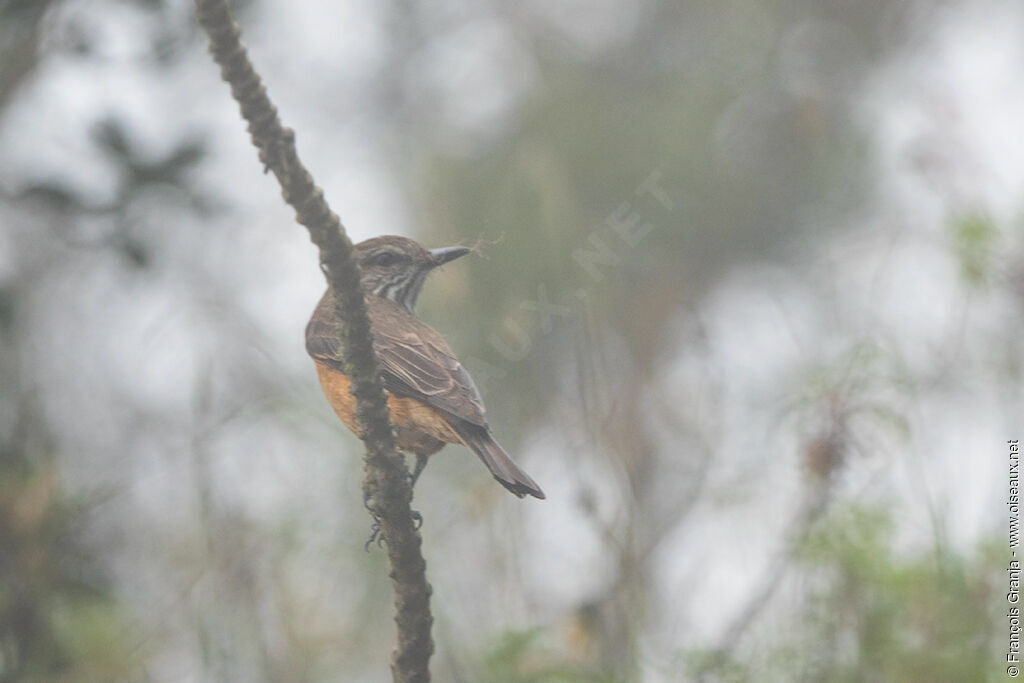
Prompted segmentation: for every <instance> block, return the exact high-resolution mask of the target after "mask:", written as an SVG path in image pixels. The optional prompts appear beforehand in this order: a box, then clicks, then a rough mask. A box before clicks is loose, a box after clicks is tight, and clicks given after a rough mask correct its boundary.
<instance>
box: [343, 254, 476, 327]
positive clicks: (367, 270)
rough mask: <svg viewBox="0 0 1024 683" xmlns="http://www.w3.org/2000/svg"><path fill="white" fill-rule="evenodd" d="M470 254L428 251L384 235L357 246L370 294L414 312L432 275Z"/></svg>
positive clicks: (360, 265)
mask: <svg viewBox="0 0 1024 683" xmlns="http://www.w3.org/2000/svg"><path fill="white" fill-rule="evenodd" d="M469 251H470V250H469V248H468V247H441V248H439V249H425V248H424V247H423V246H421V245H420V243H419V242H416V241H415V240H411V239H409V238H408V237H399V236H397V235H384V236H383V237H374V238H372V239H368V240H365V241H363V242H360V243H359V244H357V245H356V246H355V257H356V261H357V262H358V263H359V270H360V272H361V273H362V279H363V288H364V289H365V290H366V292H367V293H369V294H374V295H376V296H379V297H382V298H385V299H390V300H391V301H394V302H396V303H399V304H402V305H403V306H405V307H406V308H408V309H409V310H410V311H411V310H413V308H414V307H415V306H416V299H417V298H419V295H420V290H422V289H423V282H424V281H425V280H426V279H427V275H428V274H430V271H432V270H433V269H434V268H436V267H438V266H440V265H444V264H445V263H448V262H449V261H452V260H454V259H457V258H459V257H460V256H464V255H465V254H468V253H469Z"/></svg>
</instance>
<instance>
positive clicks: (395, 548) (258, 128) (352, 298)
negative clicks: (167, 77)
mask: <svg viewBox="0 0 1024 683" xmlns="http://www.w3.org/2000/svg"><path fill="white" fill-rule="evenodd" d="M195 3H196V16H197V17H198V18H199V23H200V24H201V25H202V27H203V29H204V30H205V31H206V33H207V34H208V35H209V37H210V53H211V54H212V55H213V58H214V60H215V61H216V62H217V64H219V65H220V69H221V76H222V77H223V78H224V80H225V81H227V83H228V84H229V85H230V86H231V94H232V95H233V96H234V98H235V100H237V101H238V104H239V107H240V108H241V112H242V117H243V118H244V119H245V120H246V122H247V123H248V129H249V134H250V135H251V136H252V141H253V144H254V145H256V147H257V148H258V149H259V157H260V160H261V161H262V162H263V164H264V166H265V168H266V169H268V170H270V171H271V172H273V174H274V176H276V177H277V180H278V182H279V183H280V185H281V191H282V195H283V196H284V199H285V201H286V202H288V204H290V205H291V206H292V207H293V208H294V209H295V213H296V219H297V220H298V222H299V223H301V224H302V225H304V226H306V228H307V229H308V230H309V236H310V239H311V240H312V241H313V243H314V244H315V245H316V246H317V247H319V248H320V265H321V268H322V269H323V271H324V274H325V275H326V276H327V281H328V284H329V285H330V287H331V290H332V291H333V292H334V297H335V300H334V307H335V314H336V317H337V320H339V321H340V322H339V326H338V336H339V341H340V344H341V346H340V348H341V350H342V356H343V357H344V358H345V363H346V372H347V374H348V375H349V377H350V378H351V379H352V393H353V395H354V396H355V398H356V411H357V416H358V418H359V421H360V424H362V425H365V428H364V432H363V434H362V439H363V441H364V442H365V443H366V455H365V471H366V478H365V480H364V484H363V493H364V497H365V500H366V504H367V507H369V508H370V510H371V512H372V513H373V514H374V516H375V518H377V519H378V520H379V522H380V531H381V534H382V535H383V538H384V540H385V541H386V543H387V549H388V560H389V563H390V567H391V572H390V575H391V580H392V584H393V585H394V589H395V622H396V623H397V625H398V644H397V646H396V649H395V652H394V654H393V657H392V663H391V671H392V676H393V678H394V680H395V681H399V682H402V683H405V682H406V681H428V680H430V671H429V668H428V664H429V661H430V655H431V654H432V653H433V650H434V644H433V641H432V640H431V637H430V628H431V625H432V623H433V619H432V617H431V615H430V591H431V589H430V584H428V583H427V579H426V562H425V561H424V560H423V555H422V553H421V551H420V546H421V543H422V539H421V538H420V535H419V532H418V531H417V530H416V528H415V526H414V523H413V518H412V515H411V512H410V509H409V503H410V501H411V500H412V489H411V488H410V486H409V480H408V476H407V474H408V472H407V470H406V468H405V463H404V461H403V460H402V458H401V456H400V455H399V454H398V453H397V451H396V450H395V438H394V434H393V432H392V429H391V423H390V419H389V416H388V406H387V401H386V399H385V396H384V390H383V388H382V387H381V382H380V369H379V366H378V364H377V358H376V354H375V353H374V350H373V339H372V336H371V334H370V318H369V316H368V314H367V311H366V302H365V300H364V297H363V291H362V285H361V283H360V280H359V269H358V267H357V265H356V263H355V261H354V260H353V258H352V242H351V241H350V240H349V238H348V236H347V235H346V234H345V229H344V227H343V226H342V225H341V221H340V220H339V219H338V216H337V215H335V214H334V213H333V212H332V211H331V209H330V207H329V206H328V205H327V202H326V201H325V200H324V197H323V192H322V191H321V190H320V188H318V187H317V186H316V185H315V184H314V183H313V179H312V177H311V176H310V174H309V172H308V171H307V170H306V168H305V167H304V166H303V165H302V162H301V161H300V160H299V157H298V154H297V152H296V150H295V136H294V133H293V132H292V131H291V130H290V129H288V128H284V127H283V126H282V125H281V121H280V119H279V118H278V115H277V109H276V108H275V107H274V105H273V104H272V103H271V101H270V99H269V98H268V97H267V93H266V89H265V88H264V87H263V84H262V83H261V81H260V77H259V75H258V74H257V73H256V71H255V70H254V69H253V66H252V64H251V63H250V62H249V59H248V56H247V55H246V51H245V48H244V47H243V46H242V43H241V40H240V38H239V30H238V26H237V25H235V23H234V21H233V20H232V19H231V15H230V13H229V12H228V8H227V5H226V3H225V2H224V0H195Z"/></svg>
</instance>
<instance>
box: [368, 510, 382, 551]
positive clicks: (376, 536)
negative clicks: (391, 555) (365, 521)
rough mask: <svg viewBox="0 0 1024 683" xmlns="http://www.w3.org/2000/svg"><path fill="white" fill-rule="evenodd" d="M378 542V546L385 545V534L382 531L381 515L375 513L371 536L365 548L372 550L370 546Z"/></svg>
mask: <svg viewBox="0 0 1024 683" xmlns="http://www.w3.org/2000/svg"><path fill="white" fill-rule="evenodd" d="M374 542H376V543H377V547H378V548H383V547H384V534H382V533H381V532H380V517H378V516H377V515H373V524H371V525H370V537H369V538H367V539H366V543H364V544H363V550H365V551H366V552H370V546H371V545H373V544H374Z"/></svg>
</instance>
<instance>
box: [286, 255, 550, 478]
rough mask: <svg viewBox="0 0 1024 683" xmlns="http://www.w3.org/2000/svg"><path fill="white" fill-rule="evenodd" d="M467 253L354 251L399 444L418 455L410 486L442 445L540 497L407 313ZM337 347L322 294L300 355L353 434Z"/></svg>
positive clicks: (469, 387)
mask: <svg viewBox="0 0 1024 683" xmlns="http://www.w3.org/2000/svg"><path fill="white" fill-rule="evenodd" d="M469 251H470V250H469V249H467V248H466V247H442V248H440V249H431V250H427V249H425V248H423V247H422V246H421V245H420V244H419V243H418V242H415V241H414V240H411V239H408V238H406V237H398V236H393V235H386V236H383V237H375V238H373V239H369V240H366V241H365V242H360V243H359V244H357V245H356V246H355V258H356V261H357V262H358V264H359V270H360V272H361V276H362V282H363V290H364V291H365V293H366V304H367V308H368V310H369V314H370V324H371V329H372V331H373V347H374V350H375V351H376V353H377V359H378V361H379V362H380V365H381V371H382V379H383V384H384V389H385V391H386V392H387V398H388V407H389V408H390V411H391V422H392V424H393V425H394V426H395V434H396V437H397V445H398V448H399V450H402V451H405V452H406V453H411V454H413V455H415V456H416V465H415V468H414V469H413V472H412V483H413V484H414V485H415V483H416V480H417V479H418V478H419V475H420V473H421V472H422V471H423V468H424V467H425V466H426V464H427V459H428V458H429V457H430V456H431V455H433V454H434V453H436V452H438V451H439V450H441V449H442V448H444V446H445V444H449V443H456V444H463V445H464V446H466V447H467V448H469V449H470V450H471V451H473V452H474V453H476V455H477V457H479V458H480V460H481V461H483V463H484V465H486V466H487V469H488V470H490V472H491V474H492V475H494V478H495V479H497V480H498V482H499V483H501V485H502V486H504V487H505V488H507V489H508V490H509V491H511V492H512V493H514V494H516V495H517V496H519V497H520V498H522V497H523V496H525V495H527V494H529V495H531V496H534V497H535V498H544V492H543V491H541V489H540V487H539V486H538V485H537V483H536V482H535V481H534V480H533V479H531V478H530V475H528V474H526V472H523V470H521V469H520V468H519V466H518V465H516V464H515V462H513V461H512V458H510V457H509V456H508V454H507V453H506V452H505V451H504V450H503V449H502V447H501V446H499V445H498V442H497V441H495V439H494V436H493V435H492V434H491V429H490V427H489V426H488V424H487V419H486V414H485V410H484V402H483V399H482V398H480V392H479V391H477V388H476V385H475V384H474V383H473V378H472V377H470V376H469V373H468V372H466V369H465V368H464V367H462V364H461V363H459V361H458V359H457V358H456V357H455V354H454V353H452V350H451V349H450V348H449V347H448V344H447V342H445V340H444V338H443V337H442V336H441V335H440V334H438V333H437V331H435V330H434V329H433V328H432V327H430V326H429V325H427V324H426V323H424V322H422V321H421V320H420V319H419V318H417V317H416V314H415V313H414V311H413V309H414V307H415V306H416V299H417V298H418V297H419V295H420V290H422V289H423V283H424V281H425V280H426V278H427V275H429V274H430V272H431V271H433V270H434V268H437V267H438V266H440V265H443V264H445V263H448V262H449V261H452V260H454V259H457V258H459V257H460V256H463V255H465V254H468V253H469ZM337 347H338V337H337V332H336V320H335V316H334V303H333V296H332V293H331V290H330V289H328V290H327V292H326V293H325V294H324V296H323V297H322V298H321V299H320V303H319V304H317V307H316V310H315V311H313V317H312V318H311V319H310V321H309V324H308V325H307V326H306V351H307V352H308V353H309V355H310V356H311V357H312V358H313V360H314V361H315V362H316V370H317V375H318V376H319V378H320V386H321V387H322V388H323V391H324V394H325V395H326V396H327V400H328V401H329V402H330V404H331V407H332V408H334V412H336V413H337V414H338V417H340V418H341V421H342V422H344V423H345V426H346V427H348V428H349V429H350V430H351V431H352V432H353V433H354V434H357V435H358V434H359V433H360V429H359V424H358V421H357V420H356V418H355V397H354V396H352V394H351V393H350V391H349V385H350V382H349V378H348V377H347V376H346V375H345V372H344V365H343V364H342V360H341V357H340V356H339V355H338V351H337Z"/></svg>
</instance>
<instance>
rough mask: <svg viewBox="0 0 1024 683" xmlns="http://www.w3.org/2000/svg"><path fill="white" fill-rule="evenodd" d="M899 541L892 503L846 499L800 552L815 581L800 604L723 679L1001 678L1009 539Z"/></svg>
mask: <svg viewBox="0 0 1024 683" xmlns="http://www.w3.org/2000/svg"><path fill="white" fill-rule="evenodd" d="M899 546H900V544H899V543H898V541H897V539H896V538H895V520H894V519H893V517H892V514H891V513H890V512H889V511H888V510H886V509H884V508H879V507H863V506H857V505H842V506H839V507H837V508H836V509H835V510H833V511H832V513H831V514H830V516H829V517H828V519H827V520H825V522H824V523H823V524H822V525H821V526H820V527H819V528H817V529H816V530H815V531H814V532H813V533H812V534H811V535H810V536H809V537H808V539H807V541H806V543H805V544H804V545H803V547H802V549H801V550H800V551H799V552H798V553H797V554H796V555H795V556H794V561H795V563H796V567H795V568H796V569H798V570H799V574H798V575H799V576H800V577H801V578H800V581H801V583H802V584H803V585H804V586H805V588H806V592H805V595H804V596H803V597H802V598H801V600H800V604H799V606H798V607H797V608H796V609H795V611H794V613H793V614H790V615H788V616H785V617H783V619H784V623H785V626H783V627H782V628H777V629H776V630H775V635H774V636H769V635H767V634H765V635H764V636H762V637H759V638H758V641H759V645H758V646H757V647H756V648H755V651H754V654H753V655H752V656H750V657H748V658H739V657H735V656H734V657H731V658H730V659H729V660H728V661H726V662H725V663H723V664H722V665H721V667H720V668H719V669H718V670H717V673H718V675H719V676H720V677H721V678H720V680H724V681H737V682H738V681H794V680H799V681H836V682H841V683H856V682H861V681H907V682H910V683H914V682H920V683H925V682H930V683H938V682H942V681H948V682H949V683H959V682H962V681H986V680H996V679H999V678H1000V676H1001V675H1003V673H1004V672H1003V670H1002V669H1001V668H1000V666H999V663H1000V661H1001V657H1002V655H1000V654H999V653H995V652H993V643H995V642H998V641H999V637H1000V636H1001V635H1003V634H1004V631H1006V629H1005V628H1003V627H1002V626H1001V624H1004V623H1005V619H1001V616H1002V614H1001V612H1000V610H1005V605H1004V602H1005V601H1004V599H1003V594H1004V593H1005V588H1004V587H1002V586H1001V583H1000V582H1001V581H1002V583H1005V581H1004V580H1003V577H1004V576H1005V571H1004V569H1005V566H1006V559H1005V558H1004V557H1002V554H1003V553H1001V552H1000V550H999V549H1000V547H1001V546H1000V544H999V543H997V542H995V541H987V542H983V543H980V544H978V545H977V546H975V547H973V548H967V549H964V550H954V549H952V548H943V547H934V548H933V549H932V551H931V552H924V553H922V552H921V550H920V549H917V550H913V551H901V550H899V549H898V547H899ZM1001 591H1002V592H1001ZM754 628H755V629H759V628H760V627H758V626H755V627H754ZM730 655H735V653H730ZM690 661H691V663H693V664H699V663H700V662H701V661H704V660H703V659H702V656H701V655H696V656H694V657H693V658H692V659H691V660H690Z"/></svg>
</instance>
